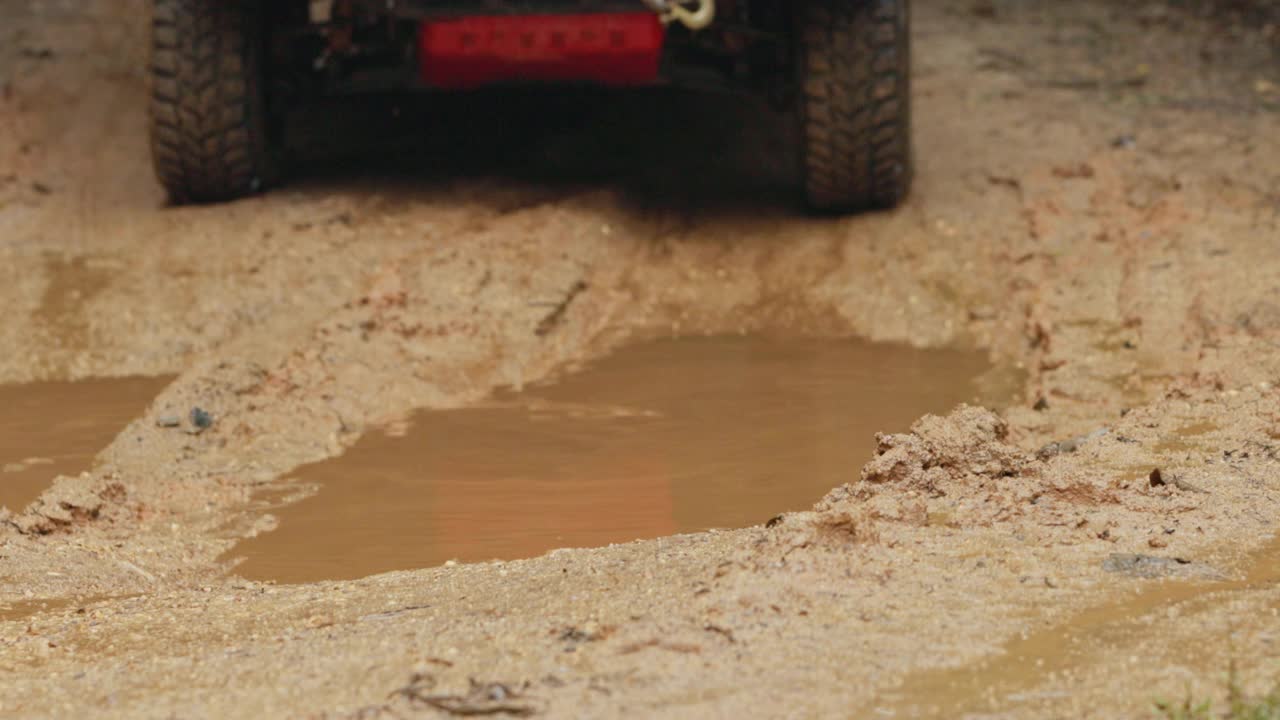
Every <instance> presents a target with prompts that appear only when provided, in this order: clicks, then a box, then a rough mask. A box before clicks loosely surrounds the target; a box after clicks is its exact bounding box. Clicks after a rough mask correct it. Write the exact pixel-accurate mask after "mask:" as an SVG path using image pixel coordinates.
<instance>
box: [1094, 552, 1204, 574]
mask: <svg viewBox="0 0 1280 720" xmlns="http://www.w3.org/2000/svg"><path fill="white" fill-rule="evenodd" d="M1102 569H1103V570H1105V571H1107V572H1110V573H1116V574H1119V575H1128V576H1129V577H1136V578H1143V579H1146V580H1155V579H1158V578H1165V577H1182V578H1191V579H1196V580H1225V579H1226V576H1225V575H1223V574H1222V573H1221V572H1219V571H1218V570H1217V569H1216V568H1213V567H1210V566H1208V565H1205V564H1203V563H1197V562H1192V561H1190V560H1187V559H1185V558H1179V557H1159V556H1157V555H1138V554H1130V553H1113V554H1111V555H1109V556H1107V559H1106V560H1103V561H1102Z"/></svg>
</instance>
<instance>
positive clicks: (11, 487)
mask: <svg viewBox="0 0 1280 720" xmlns="http://www.w3.org/2000/svg"><path fill="white" fill-rule="evenodd" d="M170 380H171V378H167V377H160V378H155V377H133V378H111V379H99V380H83V381H79V382H38V383H27V384H23V385H0V506H3V507H7V508H9V509H10V510H13V511H15V512H17V511H20V510H22V509H23V508H25V507H26V506H27V505H28V504H29V503H30V502H31V501H32V500H35V499H36V497H37V496H39V495H40V493H41V492H43V491H44V490H45V488H47V487H49V484H50V483H51V482H52V481H53V479H54V478H55V477H57V476H58V475H76V474H79V473H81V472H84V471H85V470H88V469H90V468H91V467H92V465H93V458H94V456H96V455H97V454H98V452H99V451H101V450H102V449H103V448H105V447H106V446H107V445H109V444H110V443H111V441H112V440H114V439H115V437H116V435H117V434H118V433H119V432H120V431H121V430H122V429H123V428H124V426H125V425H127V424H128V423H129V422H130V421H131V420H133V419H134V418H136V417H138V416H139V415H141V414H142V413H143V412H144V411H145V410H146V409H147V406H149V405H150V404H151V401H152V400H153V399H154V398H155V396H156V394H157V393H159V392H160V391H161V390H162V389H164V387H165V386H166V385H168V384H169V382H170Z"/></svg>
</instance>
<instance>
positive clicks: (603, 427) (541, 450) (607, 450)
mask: <svg viewBox="0 0 1280 720" xmlns="http://www.w3.org/2000/svg"><path fill="white" fill-rule="evenodd" d="M1001 377H1003V376H1002V375H1001V374H999V373H995V372H993V371H992V369H991V366H990V365H989V364H988V362H987V360H986V359H985V356H984V355H981V354H978V353H972V352H963V351H958V350H931V351H924V350H916V349H912V348H908V347H904V346H897V345H883V344H872V343H868V342H863V341H857V340H840V341H832V340H810V339H804V340H795V339H792V340H781V339H768V338H764V337H712V338H679V339H665V340H657V341H650V342H645V343H639V344H634V345H631V346H628V347H625V348H623V349H622V350H620V351H618V352H616V353H615V354H613V355H611V356H609V357H606V358H604V359H602V360H600V361H598V362H595V363H592V364H590V365H588V366H586V367H584V368H579V369H577V370H576V371H572V372H569V373H567V374H565V375H564V376H563V377H561V378H559V379H558V380H556V381H554V382H550V383H547V384H542V385H538V386H535V387H529V388H526V389H525V390H524V391H523V392H512V391H508V392H502V393H499V394H498V395H497V396H495V397H494V398H493V399H492V400H491V401H489V402H486V403H482V404H480V405H479V406H475V407H469V408H465V409H458V410H435V411H428V412H423V413H420V414H419V415H417V416H416V418H414V420H413V421H412V423H411V424H410V425H409V426H408V428H407V430H404V431H403V432H386V431H374V432H371V433H368V434H367V435H366V436H365V437H363V438H362V439H361V440H360V441H359V442H358V443H357V444H356V445H355V446H354V447H353V448H351V449H350V450H349V451H348V452H347V453H346V454H344V455H343V456H341V457H339V458H336V459H333V460H329V461H326V462H323V463H319V464H315V465H311V466H308V467H305V468H303V469H301V470H300V471H299V472H298V473H297V474H296V478H295V482H296V483H301V484H313V485H314V486H317V487H318V488H319V492H318V493H316V494H315V495H314V496H312V497H308V498H307V499H305V500H302V501H301V502H297V503H293V504H283V505H282V507H279V508H278V509H277V515H278V518H279V526H278V528H277V529H275V530H273V531H270V532H266V533H263V534H261V535H259V536H257V537H256V538H253V539H251V540H248V541H245V542H243V543H241V544H240V545H238V546H237V547H236V548H234V550H233V551H232V553H231V557H235V558H244V559H245V560H244V562H243V564H241V565H239V566H238V567H237V569H236V572H237V573H238V574H240V575H242V576H245V577H248V578H252V579H262V580H266V579H270V580H276V581H280V582H309V581H316V580H330V579H349V578H355V577H362V576H365V575H370V574H373V573H378V572H383V571H389V570H397V569H409V568H419V567H426V566H431V565H438V564H440V563H443V562H446V561H448V560H458V561H463V562H467V561H483V560H490V559H516V558H525V557H532V556H536V555H540V554H542V553H544V552H546V551H548V550H551V549H554V548H560V547H587V546H600V545H607V544H609V543H617V542H627V541H631V540H636V539H641V538H654V537H660V536H663V535H669V534H672V533H678V532H689V531H697V530H704V529H708V528H717V527H720V528H734V527H745V526H749V525H752V524H756V523H761V522H764V521H766V520H768V519H769V518H770V517H772V516H773V515H776V514H777V513H779V512H783V511H786V510H798V509H808V508H809V507H810V506H811V505H812V504H813V503H814V502H815V501H817V500H818V499H819V498H821V497H822V496H823V495H824V494H825V493H826V492H827V491H828V490H830V489H831V488H832V487H835V486H837V485H839V484H841V483H844V482H849V481H853V480H856V479H857V478H858V472H859V469H860V468H861V466H862V465H863V464H864V463H865V462H866V461H867V460H868V459H869V458H870V457H871V455H872V452H873V450H874V447H875V433H876V432H877V431H902V430H906V429H907V428H908V427H909V425H910V424H911V423H912V422H913V421H914V420H915V419H916V418H918V417H919V416H920V415H922V414H924V413H928V412H935V413H937V412H945V411H948V410H950V409H951V408H952V407H953V406H955V405H956V404H957V403H960V402H966V401H970V402H971V401H975V400H982V399H990V396H992V395H1001V394H1007V392H1008V391H1007V389H1005V390H1001V389H1000V388H998V387H996V386H998V385H999V384H1000V383H999V382H998V380H999V379H1000V378H1001ZM980 378H982V380H983V381H985V382H980ZM1004 384H1005V385H1006V388H1007V386H1008V385H1009V384H1010V383H1007V382H1006V383H1004ZM980 385H982V386H991V387H989V388H988V389H987V390H985V391H984V390H982V389H980ZM984 392H985V393H986V396H987V397H986V398H983V397H981V396H983V395H984ZM397 435H403V436H402V437H398V436H397ZM281 490H284V489H283V488H278V489H277V491H281Z"/></svg>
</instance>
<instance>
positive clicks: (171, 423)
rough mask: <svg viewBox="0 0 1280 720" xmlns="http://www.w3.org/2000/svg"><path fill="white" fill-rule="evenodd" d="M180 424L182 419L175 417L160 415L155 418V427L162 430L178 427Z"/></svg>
mask: <svg viewBox="0 0 1280 720" xmlns="http://www.w3.org/2000/svg"><path fill="white" fill-rule="evenodd" d="M181 424H182V418H180V417H178V416H177V415H161V416H160V417H158V418H156V425H157V426H158V427H162V428H172V427H178V426H179V425H181Z"/></svg>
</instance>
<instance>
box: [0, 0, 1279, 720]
mask: <svg viewBox="0 0 1280 720" xmlns="http://www.w3.org/2000/svg"><path fill="white" fill-rule="evenodd" d="M0 17H3V18H4V21H3V25H0V33H2V34H3V35H2V36H0V37H2V39H0V308H2V309H3V311H4V313H3V316H4V320H3V322H2V323H0V348H2V349H3V351H2V352H0V382H5V383H20V382H28V381H33V380H47V379H79V378H91V377H93V378H100V377H124V376H133V375H165V374H173V375H176V376H177V377H176V379H175V380H174V381H173V382H172V383H171V384H170V385H168V387H167V388H165V389H164V390H163V391H162V392H160V394H159V395H158V396H157V397H156V399H155V400H154V402H153V404H152V407H151V409H150V410H149V411H148V412H147V413H146V414H144V415H143V416H140V417H138V418H137V419H136V420H135V421H134V422H132V423H131V424H130V425H129V426H128V427H127V428H125V429H124V430H123V432H121V433H120V435H119V436H118V437H117V438H116V440H115V441H114V442H113V443H111V444H110V445H109V446H108V447H106V448H104V449H103V450H102V452H101V454H100V455H99V457H98V463H97V465H96V466H95V468H94V469H93V470H92V471H91V472H88V473H85V474H83V475H80V476H77V477H61V478H59V479H58V480H57V481H56V482H55V483H54V484H53V486H52V487H51V488H50V489H49V490H48V491H46V492H45V493H44V494H43V495H41V496H40V498H39V499H38V500H36V501H35V502H34V503H32V504H31V505H30V506H28V507H25V508H11V509H10V510H9V511H0V513H3V514H2V515H0V579H2V580H0V607H7V608H8V609H7V610H0V668H2V669H3V673H4V680H3V682H2V683H0V713H2V714H5V715H8V716H13V717H24V718H30V717H42V716H60V717H83V716H89V715H92V716H96V717H130V718H133V717H169V716H177V717H228V716H239V717H282V716H290V717H296V716H302V717H350V716H358V717H377V716H382V715H386V716H388V717H396V716H399V717H405V716H416V715H421V716H434V715H440V714H448V713H459V712H466V711H481V710H505V711H509V712H513V713H516V714H521V713H534V714H537V715H539V716H547V717H580V716H591V717H621V716H637V715H660V716H664V717H683V716H697V717H704V716H709V715H714V716H724V717H747V716H768V717H776V716H788V717H790V716H796V717H818V716H837V717H848V716H855V717H873V716H888V717H893V716H896V717H917V716H930V715H936V716H939V717H957V716H961V715H963V714H964V713H975V714H978V713H987V715H986V716H993V715H994V716H999V717H1121V716H1135V717H1141V716H1147V715H1149V714H1150V713H1151V707H1152V705H1151V703H1152V701H1153V699H1155V698H1157V697H1181V696H1182V695H1183V694H1184V693H1185V692H1188V691H1189V692H1191V693H1192V694H1194V695H1195V696H1196V697H1219V698H1221V697H1222V696H1223V695H1224V693H1225V686H1224V675H1225V672H1226V668H1227V667H1228V664H1229V660H1231V659H1234V660H1235V661H1236V662H1237V664H1238V666H1239V667H1240V669H1241V672H1242V681H1243V683H1244V686H1245V688H1246V689H1247V690H1248V691H1250V692H1261V691H1264V690H1266V689H1268V688H1269V687H1270V686H1271V684H1272V682H1273V681H1274V680H1275V668H1274V666H1273V664H1272V663H1271V660H1270V659H1271V658H1274V656H1275V651H1276V649H1275V642H1276V637H1277V634H1278V633H1280V619H1278V618H1277V616H1276V608H1277V607H1280V605H1278V604H1277V603H1280V589H1277V587H1276V585H1275V582H1274V577H1273V576H1270V575H1268V573H1267V572H1266V569H1267V568H1269V567H1271V566H1272V565H1273V564H1274V563H1275V562H1276V560H1277V554H1278V553H1280V550H1278V549H1277V548H1276V547H1275V546H1274V545H1268V543H1269V542H1270V541H1269V538H1270V537H1271V535H1272V533H1273V531H1274V524H1275V522H1274V519H1275V518H1276V516H1277V512H1280V495H1278V491H1280V460H1278V459H1277V451H1278V450H1280V424H1278V419H1280V391H1277V389H1276V387H1275V383H1277V382H1280V353H1277V352H1276V343H1277V340H1278V339H1280V243H1277V239H1280V70H1278V66H1277V61H1276V56H1275V54H1274V52H1275V50H1274V43H1275V42H1276V38H1277V36H1278V35H1280V30H1277V28H1276V27H1275V26H1274V25H1267V24H1265V22H1262V21H1257V22H1255V21H1252V20H1250V19H1249V18H1247V17H1245V16H1242V15H1232V14H1230V13H1219V14H1208V15H1201V14H1199V13H1197V12H1192V11H1190V10H1188V9H1187V8H1186V7H1185V6H1184V5H1183V4H1179V5H1178V6H1165V5H1164V4H1161V3H1147V4H1141V5H1137V4H1126V5H1124V6H1123V7H1122V6H1120V5H1118V4H1115V3H1106V2H1080V3H1060V2H1051V1H1049V0H1044V1H1037V2H1015V1H1014V0H997V1H996V2H977V3H974V2H969V1H968V0H965V1H962V2H952V1H949V0H921V2H919V3H918V7H917V8H916V31H917V34H916V38H915V47H916V49H917V50H916V52H917V55H916V68H917V75H916V78H917V79H916V97H917V114H916V117H917V125H918V130H917V146H918V156H919V158H920V168H919V181H918V184H917V186H916V190H915V192H914V194H913V195H912V197H911V199H910V201H909V202H908V203H907V204H906V206H905V207H903V208H902V209H901V210H899V211H896V212H893V213H887V214H880V215H875V216H868V217H860V218H850V219H842V220H833V219H807V218H803V217H800V216H798V215H797V214H796V212H795V210H794V208H793V207H792V206H791V205H790V204H789V203H787V202H782V201H779V200H778V199H777V198H778V197H779V195H778V192H777V188H778V187H779V186H781V185H784V184H785V183H786V182H787V180H788V178H787V170H786V169H787V168H788V167H789V163H788V162H787V160H786V158H785V156H783V155H780V154H779V153H778V152H777V148H775V147H774V146H775V145H776V142H777V140H776V138H777V137H778V133H777V132H776V129H777V128H776V125H775V124H774V123H777V122H782V120H780V119H774V120H765V119H761V118H762V117H763V116H762V115H761V114H760V113H759V111H758V109H756V108H751V107H748V106H745V105H738V106H731V107H729V108H728V109H727V110H726V106H725V105H724V104H723V101H721V100H719V99H707V98H692V99H691V98H687V97H674V96H668V95H640V96H636V95H628V96H623V97H617V96H603V97H602V96H587V95H581V94H576V95H562V96H561V95H558V96H555V97H552V98H539V97H523V96H520V97H507V98H492V97H480V98H474V99H470V100H465V101H462V100H459V101H453V102H446V103H443V104H441V105H439V106H432V107H428V108H421V107H412V106H404V107H401V108H399V112H396V113H393V112H391V108H388V107H372V108H369V107H365V108H355V107H338V108H335V110H336V111H337V112H335V113H331V114H329V115H325V114H322V113H321V114H317V117H313V118H311V119H309V120H308V119H306V118H304V119H303V120H301V121H300V125H301V127H300V129H299V130H298V132H297V133H296V134H295V137H297V138H299V139H300V140H299V143H300V146H301V147H300V148H299V152H300V153H302V154H303V155H304V156H305V157H307V158H309V160H308V161H307V162H306V163H304V164H303V169H302V171H300V173H299V176H298V177H297V178H296V179H295V180H294V182H293V183H292V184H290V185H289V186H288V187H286V188H283V189H281V190H279V191H276V192H273V193H271V194H268V195H266V196H263V197H261V198H256V199H252V200H248V201H244V202H239V203H235V204H232V205H225V206H219V207H201V208H167V207H165V206H164V202H163V197H162V194H161V192H160V190H159V188H158V187H157V186H156V185H155V183H154V181H153V180H152V178H151V174H150V167H149V160H148V154H147V148H146V141H145V132H144V130H145V101H144V98H145V80H144V75H143V67H144V64H145V50H144V48H145V42H144V37H145V33H144V30H145V24H144V21H145V4H144V3H142V2H139V1H138V0H93V1H92V2H84V3H61V2H56V3H55V2H36V1H35V0H31V1H28V0H3V2H0ZM726 118H727V119H726ZM726 122H727V123H728V124H729V126H730V127H732V128H734V129H735V132H734V133H731V134H730V135H729V136H725V135H724V134H723V133H719V132H717V129H718V128H720V127H722V126H723V125H724V124H725V123H726ZM498 130H503V131H504V132H503V139H502V140H501V141H498V140H494V139H493V138H494V137H495V134H496V132H497V131H498ZM352 133H356V134H357V135H358V137H357V138H355V139H353V138H352ZM373 138H384V139H380V140H378V141H377V142H375V141H374V140H373ZM385 138H391V140H385ZM673 138H674V139H673ZM367 155H374V156H375V157H376V158H379V159H375V160H367V159H366V160H361V161H356V160H354V159H353V158H355V157H357V156H367ZM761 158H770V159H771V160H769V161H767V162H766V161H762V160H761ZM561 300H569V302H565V303H561V302H560V301H561ZM548 307H553V308H557V311H556V313H555V314H554V315H552V314H550V313H549V311H548ZM561 308H563V309H562V310H561ZM780 328H785V329H788V330H791V331H796V330H799V331H803V332H805V333H808V334H811V335H814V336H831V337H834V336H860V337H865V338H869V339H873V340H886V341H899V342H905V343H910V344H913V345H918V346H923V347H941V346H960V347H977V348H981V349H985V350H987V351H989V352H990V354H991V356H992V358H993V359H994V360H995V361H997V362H998V363H1000V364H1002V365H1003V366H1005V367H1019V368H1022V369H1023V370H1024V371H1025V377H1026V381H1025V388H1024V391H1023V392H1022V393H1021V395H1020V399H1019V401H1018V402H1016V403H1015V404H1014V406H1013V407H1011V408H1009V409H1007V410H1005V411H1003V412H1002V413H1001V414H1000V415H998V416H997V415H996V414H993V413H991V412H989V411H986V410H980V409H977V408H965V409H960V410H958V411H957V412H955V413H954V414H952V415H950V416H948V417H945V418H936V417H928V418H925V419H922V420H921V421H920V422H919V423H918V424H917V425H916V426H915V428H914V430H913V432H912V433H910V434H905V435H895V436H889V437H884V438H882V439H881V440H880V450H881V454H880V455H879V456H878V457H877V459H876V460H874V461H873V462H872V463H870V464H869V465H868V466H867V467H866V468H864V469H862V471H861V473H859V469H858V468H854V467H851V468H849V478H848V480H849V482H848V484H846V485H844V486H841V487H837V488H834V489H832V491H831V493H830V494H829V495H828V496H827V498H826V499H825V500H823V501H822V502H821V503H820V504H819V505H818V506H817V507H815V508H814V510H813V511H812V512H803V513H791V514H787V515H786V516H785V517H783V518H782V519H781V520H780V521H778V522H776V523H771V526H770V527H763V526H761V527H752V528H746V529H740V530H733V531H722V532H714V533H701V534H694V535H682V536H674V537H669V538H663V539H661V540H654V541H647V542H639V543H632V544H626V545H616V546H611V547H607V548H600V549H590V550H560V551H554V552H552V553H550V554H548V555H545V556H543V557H540V558H536V559H532V560H526V561H518V562H510V563H486V564H476V565H466V564H463V565H451V566H444V567H438V568H434V569H428V570H419V571H411V572H398V573H392V574H387V575H379V576H374V577H369V578H365V579H362V580H356V581H350V582H333V583H319V584H308V585H289V586H285V585H271V584H262V583H256V582H249V581H246V580H243V579H240V578H238V577H237V576H236V572H235V568H234V566H233V565H232V564H231V563H229V562H227V561H225V560H224V559H223V557H224V554H225V553H227V552H228V551H230V553H231V556H232V557H234V549H233V548H234V546H235V543H236V542H237V540H239V539H242V538H244V537H247V536H249V535H252V534H255V533H257V532H260V531H262V530H265V529H267V528H269V527H270V526H271V524H272V523H271V520H270V519H269V518H268V517H267V516H266V515H265V511H264V510H263V507H262V506H263V503H262V501H261V500H260V498H261V493H258V492H257V491H258V490H260V489H262V488H267V487H270V486H271V485H272V484H273V483H274V482H275V481H277V480H278V479H280V478H281V477H282V476H284V475H285V474H287V473H288V472H289V471H290V470H292V469H294V468H296V467H298V466H299V465H302V464H304V463H308V462H314V461H317V460H321V459H324V458H326V457H331V456H334V455H337V454H339V453H341V452H342V451H343V449H344V448H346V447H349V446H351V445H352V444H353V443H354V442H355V441H356V439H358V438H359V437H360V435H361V434H362V433H364V432H366V431H367V430H369V429H371V428H376V427H379V426H381V425H383V424H385V423H388V422H392V421H396V420H400V419H402V418H404V417H405V416H406V415H407V414H408V413H410V412H412V411H413V410H415V409H419V408H427V407H456V406H460V405H464V404H466V403H469V402H472V401H475V400H478V399H480V398H483V397H484V396H486V395H487V394H488V393H489V392H490V391H492V390H493V389H494V388H496V387H499V386H508V385H516V386H519V385H521V384H524V383H529V382H532V381H535V380H537V379H540V378H544V377H547V376H549V375H551V374H553V373H555V372H556V371H557V370H558V369H560V368H562V367H564V366H565V365H566V364H567V363H572V362H578V361H582V360H584V359H588V358H592V357H597V356H600V355H602V354H603V353H606V352H608V351H609V350H610V349H612V348H615V347H617V346H618V345H619V344H620V343H622V342H624V341H626V340H627V339H629V338H635V337H637V336H657V335H668V334H673V333H677V334H699V333H724V332H740V331H744V330H746V331H750V330H763V331H770V330H777V329H780ZM193 406H199V407H201V408H203V409H206V410H207V411H208V412H210V413H211V414H212V416H213V417H214V418H216V422H215V423H214V424H213V426H212V427H210V428H209V429H208V430H207V431H205V432H203V433H200V434H187V433H185V432H181V431H175V430H174V429H172V428H165V427H158V426H157V423H156V421H155V420H156V418H157V417H161V416H165V415H170V414H174V415H179V416H183V415H184V414H185V413H186V412H187V411H188V409H189V408H191V407H193ZM1099 430H1105V432H1097V431H1099ZM1078 437H1085V438H1086V439H1085V440H1082V441H1079V442H1067V443H1061V442H1060V441H1064V440H1067V439H1069V438H1078ZM857 440H858V441H866V442H870V439H869V438H859V439H857ZM1050 443H1058V444H1056V445H1050ZM1046 446H1047V447H1046ZM1042 449H1044V450H1043V452H1041V450H1042ZM1154 468H1159V469H1160V473H1159V474H1153V473H1152V472H1151V471H1152V469H1154ZM1135 554H1137V555H1143V556H1151V558H1147V559H1134V558H1132V557H1128V558H1126V557H1124V556H1126V555H1129V556H1132V555H1135ZM1152 558H1154V559H1152ZM1165 576H1170V577H1172V580H1170V579H1169V578H1168V577H1165ZM1153 577H1154V578H1156V579H1152V578H1153ZM1160 578H1164V579H1160ZM38 601H45V602H44V604H40V603H39V602H38Z"/></svg>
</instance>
